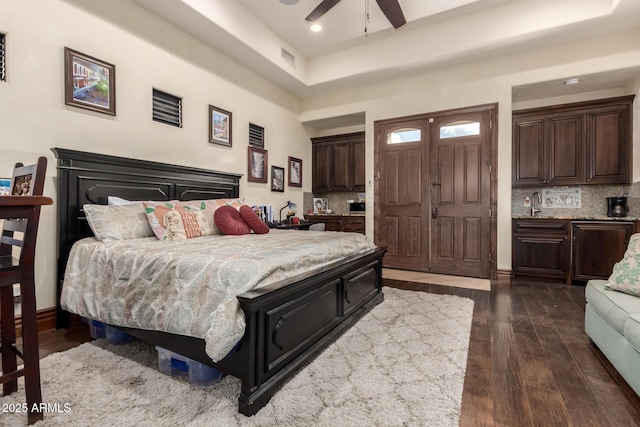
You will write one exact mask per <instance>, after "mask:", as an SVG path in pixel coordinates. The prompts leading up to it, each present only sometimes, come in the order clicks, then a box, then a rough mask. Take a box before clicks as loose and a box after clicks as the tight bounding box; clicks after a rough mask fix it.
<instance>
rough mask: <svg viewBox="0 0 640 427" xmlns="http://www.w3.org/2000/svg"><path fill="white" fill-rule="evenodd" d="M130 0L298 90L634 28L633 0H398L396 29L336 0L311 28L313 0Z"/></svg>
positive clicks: (353, 0)
mask: <svg viewBox="0 0 640 427" xmlns="http://www.w3.org/2000/svg"><path fill="white" fill-rule="evenodd" d="M134 1H135V2H136V3H138V4H140V5H141V6H143V7H145V8H147V9H148V10H150V11H151V12H153V13H155V14H157V15H158V16H160V17H162V18H164V19H166V20H167V21H169V22H171V23H173V24H174V25H177V26H178V27H181V28H182V29H183V30H184V31H186V32H188V33H190V34H192V35H193V36H195V37H196V38H198V39H200V40H202V41H203V42H205V43H207V44H209V45H211V46H212V47H214V48H216V49H217V50H219V51H221V52H223V53H225V54H226V55H227V56H229V57H231V58H232V59H234V60H236V61H238V62H239V63H241V64H243V65H245V66H247V67H249V68H251V69H253V70H254V71H255V72H257V73H259V74H261V75H262V76H264V77H265V78H267V79H269V80H271V81H273V82H274V83H276V84H277V85H279V86H281V87H283V88H285V89H286V90H288V91H290V92H292V93H294V94H296V95H297V96H300V97H305V96H309V95H313V94H317V93H322V92H327V91H331V90H339V89H341V88H345V87H349V86H351V85H360V84H368V83H373V82H376V81H381V80H384V79H389V78H394V77H398V76H403V75H408V74H412V73H417V72H421V71H424V70H430V69H436V68H443V67H446V66H450V65H453V64H459V63H464V62H469V61H474V60H477V59H481V58H485V57H490V56H498V55H502V54H504V53H509V52H514V51H519V50H526V49H531V48H536V47H541V46H546V45H552V44H555V43H559V42H563V41H570V40H577V39H580V38H586V37H589V36H594V35H598V34H606V33H611V32H617V31H621V30H624V29H628V28H632V27H637V26H640V1H639V0H399V3H400V5H401V7H402V9H403V12H404V15H405V18H406V20H407V24H406V25H405V26H404V27H402V28H401V29H398V30H394V29H393V27H392V26H391V25H390V24H389V22H388V20H387V19H386V18H385V16H384V15H383V14H382V12H381V10H380V8H379V7H378V5H377V3H376V1H375V0H342V1H341V2H339V3H338V4H337V5H336V6H335V7H333V8H332V9H331V10H330V11H329V12H328V13H327V14H326V15H325V16H323V18H322V19H321V21H320V24H321V25H322V27H323V30H322V31H321V32H318V33H313V32H311V31H310V29H309V23H308V22H306V21H305V17H306V16H307V15H308V14H309V13H310V12H311V11H312V10H313V9H314V8H315V7H316V6H317V5H318V4H319V3H320V1H321V0H299V1H297V2H296V1H295V0H294V1H291V0H289V1H282V2H281V1H279V0H161V1H158V0H134ZM284 3H295V4H292V5H287V4H284ZM367 11H368V16H369V19H368V20H366V13H367ZM365 27H366V29H367V30H366V34H365ZM615 77H616V78H618V79H619V78H620V75H617V76H615ZM604 80H606V78H604ZM597 81H599V82H600V81H603V78H599V79H597Z"/></svg>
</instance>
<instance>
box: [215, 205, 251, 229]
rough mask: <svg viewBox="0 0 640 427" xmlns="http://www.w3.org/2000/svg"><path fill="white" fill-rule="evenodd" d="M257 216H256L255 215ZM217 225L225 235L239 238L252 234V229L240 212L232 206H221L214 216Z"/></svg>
mask: <svg viewBox="0 0 640 427" xmlns="http://www.w3.org/2000/svg"><path fill="white" fill-rule="evenodd" d="M254 215H255V214H254ZM213 217H214V219H215V222H216V225H217V226H218V228H219V229H220V231H222V233H223V234H230V235H234V236H238V235H240V234H249V233H251V227H249V224H247V223H246V222H244V219H242V217H241V216H240V212H238V211H237V210H236V208H234V207H232V206H221V207H220V208H218V209H216V211H215V213H214V214H213Z"/></svg>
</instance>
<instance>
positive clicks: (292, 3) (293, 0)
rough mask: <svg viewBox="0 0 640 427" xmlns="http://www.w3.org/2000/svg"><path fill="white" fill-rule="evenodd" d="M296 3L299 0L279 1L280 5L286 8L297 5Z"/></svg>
mask: <svg viewBox="0 0 640 427" xmlns="http://www.w3.org/2000/svg"><path fill="white" fill-rule="evenodd" d="M298 1H300V0H280V3H282V4H286V5H287V6H293V5H294V4H296V3H298Z"/></svg>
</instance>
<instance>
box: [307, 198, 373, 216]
mask: <svg viewBox="0 0 640 427" xmlns="http://www.w3.org/2000/svg"><path fill="white" fill-rule="evenodd" d="M358 195H361V193H357V192H348V193H304V194H303V200H302V206H303V213H304V214H307V213H309V210H311V211H313V198H314V197H324V198H326V199H328V200H329V209H331V211H332V213H334V214H339V215H346V214H348V213H349V204H348V202H347V200H355V201H357V200H358Z"/></svg>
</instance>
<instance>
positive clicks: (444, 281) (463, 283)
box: [382, 268, 491, 291]
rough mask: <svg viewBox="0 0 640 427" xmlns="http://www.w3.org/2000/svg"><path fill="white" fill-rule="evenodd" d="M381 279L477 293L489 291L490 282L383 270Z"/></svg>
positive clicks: (419, 272)
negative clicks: (449, 287) (476, 291)
mask: <svg viewBox="0 0 640 427" xmlns="http://www.w3.org/2000/svg"><path fill="white" fill-rule="evenodd" d="M382 278H383V279H392V280H402V281H405V282H418V283H427V284H430V285H441V286H453V287H455V288H466V289H476V290H479V291H491V281H490V280H489V279H478V278H475V277H463V276H450V275H446V274H432V273H423V272H421V271H408V270H396V269H393V268H383V269H382Z"/></svg>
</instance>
